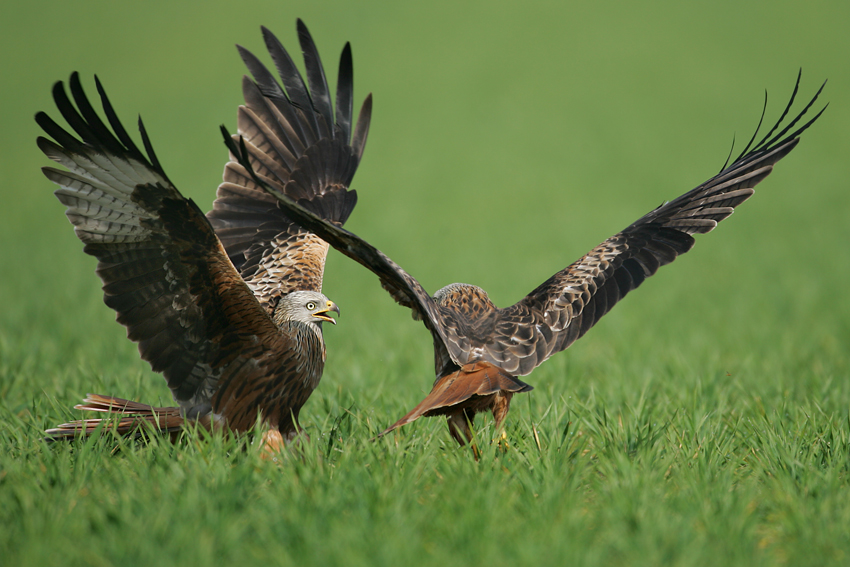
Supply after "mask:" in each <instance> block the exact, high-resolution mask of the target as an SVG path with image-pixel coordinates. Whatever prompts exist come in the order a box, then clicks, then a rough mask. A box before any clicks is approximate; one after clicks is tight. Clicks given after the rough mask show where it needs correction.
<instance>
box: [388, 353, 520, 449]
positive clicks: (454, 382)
mask: <svg viewBox="0 0 850 567" xmlns="http://www.w3.org/2000/svg"><path fill="white" fill-rule="evenodd" d="M531 389H532V387H531V386H530V385H528V384H526V383H525V382H523V381H522V380H519V379H517V378H516V377H514V376H511V375H510V374H507V373H506V372H504V371H502V370H501V369H500V368H498V367H496V366H493V365H492V364H490V363H488V362H484V361H477V362H473V363H470V364H467V365H465V366H463V367H461V368H460V369H458V370H457V371H455V372H452V373H451V374H448V375H446V376H441V377H440V378H438V379H437V381H436V382H435V383H434V387H433V388H432V390H431V393H430V394H428V395H427V396H425V399H424V400H422V401H421V402H419V405H417V406H416V407H415V408H413V409H412V410H411V411H410V413H408V414H407V415H405V416H404V417H402V418H401V419H400V420H398V421H397V422H395V423H394V424H392V425H391V426H389V427H388V428H386V429H385V430H384V431H382V432H381V433H380V434H379V435H378V437H380V436H382V435H386V434H387V433H389V432H390V431H392V430H394V429H397V428H399V427H401V426H402V425H407V424H408V423H410V422H412V421H416V420H417V419H419V418H420V417H422V416H425V417H430V416H435V415H450V414H454V413H457V412H463V411H466V412H469V414H470V415H475V413H477V412H479V411H484V410H487V409H492V405H493V401H494V399H495V397H496V395H497V394H501V393H504V394H516V393H519V392H528V391H530V390H531ZM501 417H502V418H503V417H504V416H501ZM499 421H501V419H500V420H499Z"/></svg>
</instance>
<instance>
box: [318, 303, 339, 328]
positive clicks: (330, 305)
mask: <svg viewBox="0 0 850 567" xmlns="http://www.w3.org/2000/svg"><path fill="white" fill-rule="evenodd" d="M331 311H336V314H337V317H338V316H339V307H337V305H336V303H334V302H333V301H330V300H328V304H327V305H326V306H325V309H323V310H321V311H316V312H315V313H313V317H315V318H316V319H321V320H322V321H327V322H328V323H333V324H334V325H336V319H334V318H333V317H331V316H330V315H328V313H330V312H331Z"/></svg>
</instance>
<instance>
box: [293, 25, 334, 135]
mask: <svg viewBox="0 0 850 567" xmlns="http://www.w3.org/2000/svg"><path fill="white" fill-rule="evenodd" d="M296 27H297V29H298V42H299V43H300V44H301V52H302V55H303V56H304V67H305V68H306V70H307V82H308V83H309V84H310V93H309V94H310V101H311V102H312V103H313V108H314V109H315V110H316V112H318V113H319V115H320V116H321V117H322V118H323V119H324V124H321V123H320V126H324V128H323V130H322V131H323V133H324V134H325V135H327V136H329V137H330V136H332V135H333V132H332V129H333V120H334V117H333V108H331V95H330V89H329V88H328V80H327V77H325V70H324V67H323V66H322V59H321V57H319V50H318V49H317V48H316V43H315V42H314V41H313V36H311V35H310V30H308V29H307V26H306V25H305V24H304V22H303V21H302V20H301V19H298V21H297V25H296Z"/></svg>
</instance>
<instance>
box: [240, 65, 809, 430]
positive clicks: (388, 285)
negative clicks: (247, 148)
mask: <svg viewBox="0 0 850 567" xmlns="http://www.w3.org/2000/svg"><path fill="white" fill-rule="evenodd" d="M799 80H800V78H799V76H798V78H797V86H795V89H794V94H793V95H792V97H791V100H790V102H789V103H788V106H787V107H786V109H785V111H784V112H783V113H782V116H781V117H780V118H779V120H778V121H777V123H776V125H775V126H774V127H773V128H772V129H771V130H770V132H768V134H767V135H766V136H764V137H763V138H762V139H761V140H760V141H758V142H757V143H755V144H754V142H755V140H756V135H755V134H754V135H753V139H752V140H751V141H750V144H748V145H747V147H746V148H745V149H744V151H743V152H741V155H740V156H739V157H738V158H737V159H735V160H734V162H733V163H731V164H729V165H728V167H726V166H724V168H723V169H722V170H721V171H720V173H718V174H717V175H715V176H714V177H712V178H711V179H709V180H708V181H706V182H704V183H702V184H700V185H699V186H697V187H696V188H694V189H693V190H691V191H688V192H687V193H685V194H683V195H682V196H680V197H678V198H676V199H674V200H672V201H670V202H668V203H664V204H663V205H661V206H660V207H658V208H656V209H654V210H652V211H651V212H649V213H648V214H646V215H644V216H643V217H641V218H640V219H638V220H637V221H635V222H634V223H632V224H631V225H629V226H628V227H626V228H625V229H623V230H622V231H620V232H618V233H617V234H615V235H613V236H612V237H610V238H608V239H607V240H605V241H604V242H602V243H601V244H599V246H596V247H595V248H593V249H592V250H591V251H590V252H588V253H587V254H585V255H584V256H583V257H581V258H580V259H579V260H578V261H576V262H574V263H572V264H570V265H569V266H567V267H566V268H565V269H563V270H561V271H559V272H558V273H556V274H554V275H553V276H552V277H550V278H549V279H548V280H546V281H545V282H543V283H542V284H540V285H539V286H538V287H537V288H536V289H534V290H533V291H532V292H531V293H529V294H528V295H527V296H526V297H524V298H523V299H522V300H520V301H519V302H517V303H516V304H514V305H512V306H510V307H507V308H498V307H496V306H495V305H493V303H492V302H491V301H490V299H489V298H488V297H487V294H486V292H484V290H482V289H481V288H479V287H476V286H472V285H468V284H452V285H449V286H447V287H445V288H443V289H441V290H440V291H438V292H437V293H436V294H435V295H434V296H433V297H431V296H430V295H429V294H428V293H427V292H426V291H425V290H424V289H423V288H422V286H421V285H420V284H419V282H418V281H417V280H416V279H415V278H413V277H412V276H410V275H409V274H408V273H407V272H405V271H404V270H403V269H402V268H401V267H399V266H398V265H397V264H396V263H395V262H393V261H392V260H391V259H389V258H388V257H387V256H386V255H385V254H383V253H382V252H380V251H379V250H377V249H376V248H375V247H373V246H371V245H370V244H369V243H367V242H366V241H364V240H363V239H362V238H360V237H358V236H357V235H355V234H352V233H351V232H349V231H347V230H345V229H342V228H340V227H337V226H334V225H333V224H332V223H328V222H326V221H325V220H323V219H321V218H320V217H318V216H317V215H315V214H313V213H312V212H311V211H309V210H307V209H306V208H305V207H302V206H300V204H299V203H297V202H295V201H293V200H292V199H290V198H289V197H287V196H286V195H285V194H283V193H281V192H280V191H277V190H275V188H273V187H269V186H265V187H264V188H265V189H266V190H267V191H269V193H270V194H273V195H274V196H275V197H276V198H277V199H278V200H279V202H280V206H281V208H283V209H284V210H285V211H286V212H287V214H288V215H289V216H290V217H291V218H292V219H293V220H295V221H296V222H298V223H299V224H301V225H302V226H304V227H305V228H307V229H309V230H310V231H312V232H314V233H315V234H317V235H319V236H320V237H321V238H323V239H324V240H325V241H327V242H328V243H330V245H331V246H333V247H334V248H336V249H337V250H339V251H340V252H342V253H343V254H345V255H347V256H348V257H350V258H352V259H354V260H355V261H357V262H359V263H361V264H362V265H364V266H365V267H367V268H368V269H369V270H371V271H373V272H374V273H375V274H376V275H377V276H378V277H379V278H380V280H381V285H382V287H383V288H384V289H385V290H387V291H388V292H389V293H390V295H391V296H392V297H393V299H395V300H396V302H398V303H399V304H401V305H403V306H405V307H408V308H410V309H411V310H412V312H413V317H414V319H417V320H421V321H422V322H423V323H424V324H425V326H426V327H427V328H428V329H429V330H430V331H431V334H432V336H433V340H434V364H435V370H436V380H435V382H434V385H433V388H432V390H431V392H430V393H429V394H428V395H427V396H426V397H425V399H424V400H423V401H422V402H421V403H420V404H419V405H417V406H416V408H414V410H413V411H411V412H410V413H408V414H407V415H406V416H404V417H403V418H402V419H400V420H399V421H397V422H396V423H394V424H393V425H391V426H390V427H389V428H387V430H386V431H384V433H387V432H389V431H392V430H393V429H395V428H397V427H400V426H402V425H404V424H407V423H410V422H412V421H414V420H415V419H417V418H419V417H421V416H432V415H446V416H447V418H448V421H449V429H450V431H451V433H452V436H453V437H454V438H455V439H456V440H457V441H458V442H459V443H461V444H463V443H464V442H465V441H467V440H469V439H471V430H470V429H469V427H468V423H467V422H471V420H472V418H473V416H474V414H475V413H476V412H479V411H484V410H487V409H489V410H490V411H492V412H493V414H494V416H495V419H496V422H497V425H500V424H501V422H502V420H503V419H504V416H505V414H506V413H507V411H508V408H509V404H510V400H511V397H512V396H513V395H514V394H516V393H519V392H526V391H529V390H531V386H529V385H528V384H525V383H524V382H522V381H520V380H519V379H518V378H517V377H518V376H525V375H527V374H529V373H530V372H531V371H532V370H533V369H534V368H536V367H537V366H538V365H539V364H541V363H542V362H543V361H544V360H546V359H547V358H549V357H550V356H552V355H553V354H555V353H557V352H560V351H562V350H564V349H566V348H567V347H569V346H570V345H571V344H572V343H573V342H575V341H576V340H577V339H579V338H580V337H581V336H583V335H584V334H585V333H586V332H587V331H588V330H590V328H591V327H593V325H595V324H596V323H597V322H598V321H599V320H600V319H601V317H602V316H603V315H605V313H607V312H608V311H609V310H610V309H611V308H612V307H613V306H614V305H615V304H616V303H617V302H618V301H620V300H621V299H622V298H623V297H625V296H626V294H628V293H629V292H630V291H632V290H634V289H635V288H637V287H638V286H640V285H641V284H642V283H643V282H644V281H645V280H646V279H647V278H648V277H650V276H652V275H653V274H655V273H656V271H657V270H658V269H659V268H660V267H661V266H664V265H666V264H669V263H670V262H672V261H673V260H675V259H676V258H677V257H678V256H679V255H681V254H684V253H686V252H688V251H689V250H690V249H691V247H692V246H693V245H694V236H695V235H697V234H705V233H708V232H711V231H712V230H713V229H714V228H715V227H716V226H717V223H719V222H720V221H722V220H723V219H725V218H727V217H728V216H729V215H731V214H732V212H733V211H734V210H735V208H736V207H737V206H738V205H740V204H741V203H743V202H744V201H746V200H747V199H749V198H750V197H751V196H752V195H753V193H754V189H753V188H754V187H755V186H756V185H757V184H758V183H759V182H761V181H762V180H763V179H764V178H765V177H767V176H768V175H769V174H770V173H771V171H773V166H774V164H776V162H778V161H779V160H781V159H782V158H783V157H785V156H786V155H787V154H788V153H789V152H791V150H793V149H794V147H796V145H797V143H798V142H799V135H800V134H801V133H802V132H803V131H804V130H806V128H808V127H809V126H810V125H811V124H812V123H813V122H814V121H815V120H816V119H817V118H818V117H819V116H820V114H821V113H822V112H823V110H821V111H820V112H819V113H818V114H817V115H816V116H815V117H814V118H812V119H810V120H809V121H808V122H806V123H805V124H803V125H802V126H798V127H797V128H796V130H793V128H794V127H795V126H797V125H798V124H799V122H800V121H801V119H802V117H803V116H804V115H805V114H806V112H807V111H808V110H809V109H810V108H811V106H812V105H813V104H814V102H815V100H816V99H817V97H818V95H819V94H820V92H821V90H822V89H823V87H821V90H818V92H817V94H816V95H815V96H814V97H813V99H812V100H811V102H809V103H808V104H807V105H806V106H805V108H804V109H803V110H802V111H801V112H800V113H798V114H797V115H796V116H795V117H794V118H793V119H790V120H789V121H788V122H787V123H785V118H786V116H788V111H789V110H790V108H791V106H792V104H793V102H794V99H795V96H796V94H797V90H798V87H799ZM231 152H232V153H234V154H238V153H239V152H238V148H235V147H233V148H232V149H231ZM242 157H243V156H240V159H241V160H242ZM243 161H244V160H243ZM552 236H553V237H554V234H553V235H552ZM543 238H545V236H544V237H543Z"/></svg>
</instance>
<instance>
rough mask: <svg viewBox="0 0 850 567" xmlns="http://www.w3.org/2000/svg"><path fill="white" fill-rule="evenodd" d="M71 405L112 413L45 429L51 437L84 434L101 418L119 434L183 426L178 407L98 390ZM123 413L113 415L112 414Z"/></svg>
mask: <svg viewBox="0 0 850 567" xmlns="http://www.w3.org/2000/svg"><path fill="white" fill-rule="evenodd" d="M74 409H79V410H86V411H99V412H104V413H108V414H112V417H106V418H101V419H81V420H78V421H71V422H69V423H63V424H62V425H57V426H56V427H54V428H52V429H48V430H47V431H46V432H45V433H46V434H47V439H48V440H51V441H56V440H63V439H73V438H74V437H77V436H83V437H88V436H89V435H91V434H92V433H93V432H94V431H95V430H96V429H97V428H98V427H99V426H100V425H101V424H103V423H104V422H106V423H109V424H111V425H110V427H111V428H113V429H114V430H115V432H116V433H118V434H119V435H129V434H140V433H141V432H142V431H143V430H145V429H147V430H148V431H156V432H162V433H171V432H175V431H179V430H180V429H181V428H182V426H183V421H184V420H183V416H182V415H180V408H174V407H167V408H160V407H154V406H149V405H147V404H141V403H139V402H133V401H130V400H124V399H122V398H115V397H112V396H101V395H99V394H87V395H86V399H84V400H83V403H81V404H78V405H76V406H74ZM118 415H120V416H123V417H116V416H118Z"/></svg>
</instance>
